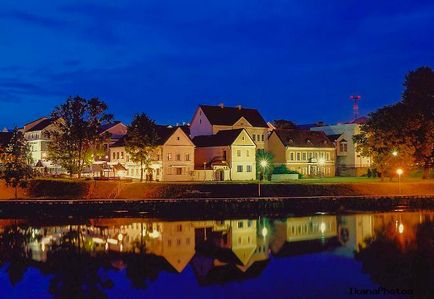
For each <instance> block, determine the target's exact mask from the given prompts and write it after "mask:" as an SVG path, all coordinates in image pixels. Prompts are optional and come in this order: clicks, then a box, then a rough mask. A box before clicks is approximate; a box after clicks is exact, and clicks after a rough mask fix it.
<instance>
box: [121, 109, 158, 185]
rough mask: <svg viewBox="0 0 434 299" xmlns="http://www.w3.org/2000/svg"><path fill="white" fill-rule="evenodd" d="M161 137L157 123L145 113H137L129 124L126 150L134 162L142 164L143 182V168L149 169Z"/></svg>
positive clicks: (141, 178) (141, 176)
mask: <svg viewBox="0 0 434 299" xmlns="http://www.w3.org/2000/svg"><path fill="white" fill-rule="evenodd" d="M159 140H160V137H159V136H158V133H157V125H156V124H155V122H154V121H153V120H152V119H150V118H149V117H148V116H147V115H146V114H145V113H141V114H137V115H136V116H135V117H134V119H133V121H132V123H131V125H129V126H128V131H127V135H126V137H125V143H126V148H125V149H126V151H127V153H128V154H129V155H130V158H131V160H132V161H133V162H134V163H139V164H140V181H141V182H143V170H144V169H146V170H148V169H149V166H150V163H151V161H152V155H153V154H154V152H155V149H156V147H157V146H158V145H159V143H158V142H159Z"/></svg>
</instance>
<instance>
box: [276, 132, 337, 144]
mask: <svg viewBox="0 0 434 299" xmlns="http://www.w3.org/2000/svg"><path fill="white" fill-rule="evenodd" d="M274 132H275V133H276V134H277V136H278V137H279V139H280V140H281V141H282V143H283V144H284V145H285V146H290V147H291V146H293V147H333V144H332V143H331V142H330V140H329V139H328V138H327V135H326V134H325V133H324V132H322V131H307V130H284V129H281V130H275V131H274Z"/></svg>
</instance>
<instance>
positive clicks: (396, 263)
mask: <svg viewBox="0 0 434 299" xmlns="http://www.w3.org/2000/svg"><path fill="white" fill-rule="evenodd" d="M356 259H357V260H359V261H361V262H362V264H363V269H364V271H366V272H368V273H369V274H370V275H371V277H372V279H373V280H374V281H375V282H377V283H379V284H380V285H382V286H383V287H385V288H400V289H413V290H414V294H415V296H416V297H421V298H429V297H430V294H432V293H434V283H433V282H434V222H426V223H423V224H420V225H418V226H417V230H416V240H415V242H412V243H410V244H405V245H403V243H402V240H400V236H399V234H393V233H390V230H386V231H385V232H384V233H379V234H377V236H376V237H375V238H373V239H369V240H368V241H367V245H366V248H364V249H361V250H360V252H359V253H356Z"/></svg>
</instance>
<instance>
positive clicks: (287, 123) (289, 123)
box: [273, 119, 297, 129]
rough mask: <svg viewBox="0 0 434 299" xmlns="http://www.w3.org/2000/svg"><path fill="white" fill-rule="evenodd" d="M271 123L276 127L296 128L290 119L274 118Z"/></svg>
mask: <svg viewBox="0 0 434 299" xmlns="http://www.w3.org/2000/svg"><path fill="white" fill-rule="evenodd" d="M273 125H274V126H275V127H276V129H296V128H297V126H296V125H295V123H293V122H292V121H290V120H286V119H276V120H274V121H273Z"/></svg>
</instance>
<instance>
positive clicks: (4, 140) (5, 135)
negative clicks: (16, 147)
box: [0, 132, 13, 147]
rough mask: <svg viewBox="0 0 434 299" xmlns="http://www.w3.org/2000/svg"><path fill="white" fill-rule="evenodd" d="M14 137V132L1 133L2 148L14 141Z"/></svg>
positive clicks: (0, 142) (0, 143)
mask: <svg viewBox="0 0 434 299" xmlns="http://www.w3.org/2000/svg"><path fill="white" fill-rule="evenodd" d="M12 135H13V132H0V146H1V147H4V146H7V145H8V144H9V142H10V141H11V139H12Z"/></svg>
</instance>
